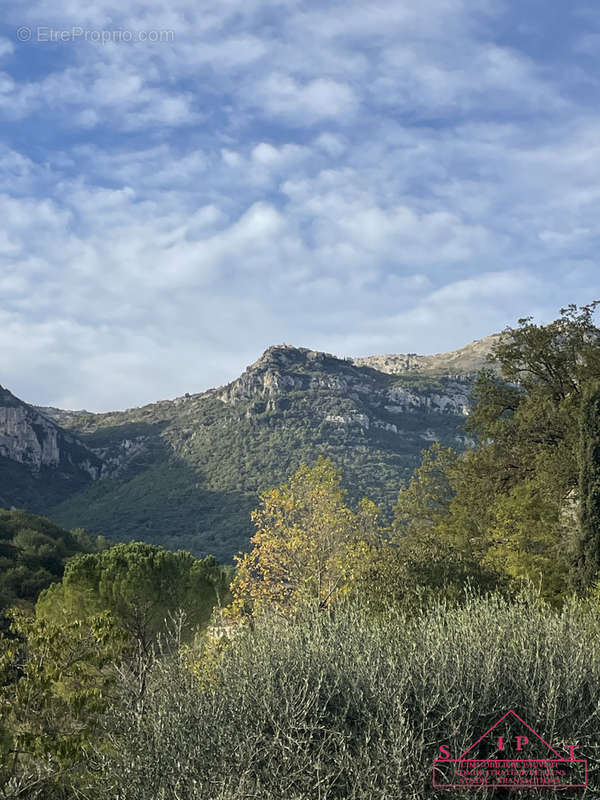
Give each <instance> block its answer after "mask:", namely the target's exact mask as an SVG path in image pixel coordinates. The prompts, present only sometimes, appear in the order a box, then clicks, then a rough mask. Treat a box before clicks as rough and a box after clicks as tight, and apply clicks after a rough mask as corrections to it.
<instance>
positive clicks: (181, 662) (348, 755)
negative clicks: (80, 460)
mask: <svg viewBox="0 0 600 800" xmlns="http://www.w3.org/2000/svg"><path fill="white" fill-rule="evenodd" d="M597 306H598V302H593V303H590V304H589V305H584V306H575V305H570V306H568V307H567V308H565V309H563V310H562V311H561V312H560V316H559V317H558V318H557V319H555V320H554V321H553V322H551V323H549V324H545V325H539V324H536V323H535V321H534V320H533V319H532V318H529V317H528V318H524V319H520V320H519V321H518V322H517V324H516V325H515V327H509V328H507V329H506V330H505V331H504V333H503V335H502V337H500V339H499V341H498V343H497V344H496V345H495V346H494V350H493V354H492V356H491V359H490V365H489V369H484V370H483V371H481V372H480V373H479V374H478V377H477V380H476V383H475V387H474V406H473V409H472V411H471V413H470V414H469V416H468V418H467V421H466V423H465V435H466V436H468V438H469V440H470V441H472V442H473V444H472V446H470V447H468V448H467V449H466V450H464V451H459V450H458V449H453V448H451V447H447V446H445V445H444V444H443V443H440V442H439V441H437V442H434V443H433V444H432V445H431V446H430V447H429V448H428V449H427V450H425V451H424V452H423V454H422V459H421V462H420V466H418V467H417V468H416V469H415V471H414V473H413V475H412V477H411V479H410V481H409V482H408V483H407V485H404V486H398V487H397V489H396V492H395V500H394V507H393V514H392V515H390V514H389V513H386V512H385V510H384V509H382V508H380V506H379V505H378V504H377V502H376V498H375V499H374V498H373V497H372V496H366V497H362V498H358V497H355V496H349V495H348V494H347V493H346V491H345V490H344V488H343V478H344V473H343V470H344V464H343V463H338V462H336V460H335V459H333V458H330V457H325V456H321V457H319V458H318V459H317V460H316V461H313V462H312V463H304V464H301V465H300V466H299V467H298V468H294V469H293V470H289V472H288V474H287V476H286V479H285V480H284V481H283V482H281V483H279V485H273V486H272V487H271V488H269V489H268V490H266V491H262V492H260V493H259V497H258V502H257V503H256V506H255V508H254V510H253V511H252V512H251V515H250V523H251V526H252V531H253V535H252V538H251V540H250V545H249V548H248V549H247V551H246V552H241V553H239V554H238V556H236V558H235V565H234V566H233V567H232V566H224V565H222V564H220V563H219V562H218V561H217V560H216V558H214V557H213V556H206V557H203V558H198V557H196V556H195V555H193V554H191V553H189V552H187V551H184V550H177V551H176V552H173V551H171V550H168V549H165V548H164V547H162V546H160V545H158V544H153V543H149V542H141V541H133V542H131V541H127V542H122V543H118V544H112V543H110V545H109V543H108V542H107V541H106V540H105V539H103V538H102V537H96V536H89V535H87V534H86V533H85V531H83V530H82V529H74V530H72V531H67V530H64V529H62V528H60V527H57V526H56V525H54V524H52V523H50V522H48V521H47V520H45V519H43V518H42V517H36V516H33V515H30V514H27V513H25V512H22V511H15V510H12V511H2V512H0V557H1V558H2V571H1V572H0V581H1V582H0V598H1V602H2V615H3V616H2V630H1V634H0V672H1V679H0V686H1V688H0V748H1V750H2V753H1V758H0V798H6V799H8V798H31V799H32V800H36V798H37V799H39V800H46V798H47V799H48V800H67V798H74V799H78V800H79V799H81V800H83V799H85V800H243V799H244V800H245V799H246V798H260V799H261V800H325V799H327V800H390V799H391V798H398V800H420V799H421V798H434V797H453V798H458V799H460V800H462V798H477V800H481V799H482V798H492V797H493V798H502V799H503V798H521V797H527V798H535V797H540V798H542V797H543V798H575V797H577V798H581V797H589V798H593V797H598V796H599V794H600V769H599V763H600V748H599V743H598V739H597V737H598V731H599V730H600V583H599V580H600V329H599V328H598V327H597V326H596V324H595V322H594V315H595V311H596V307H597ZM388 478H389V476H388V475H385V476H384V480H385V481H386V482H387V481H388ZM368 480H369V482H372V481H373V480H374V477H373V475H372V474H369V477H368ZM386 491H387V485H386ZM114 513H115V518H116V517H118V507H116V508H115V509H114ZM123 538H127V537H123ZM510 709H513V710H514V711H515V712H516V713H517V714H518V715H519V716H520V717H521V718H523V719H524V720H526V721H527V723H528V724H529V725H530V726H531V727H532V728H533V729H534V730H535V731H538V732H539V733H540V735H541V736H542V737H543V738H544V740H545V741H547V742H550V743H553V747H555V748H556V749H557V750H558V749H559V748H562V752H564V753H565V756H564V757H565V758H567V755H566V754H567V752H568V751H567V750H566V749H565V748H566V747H568V746H569V745H575V746H577V748H578V749H577V758H580V759H586V760H587V765H588V774H587V781H588V786H587V788H571V789H569V788H566V789H565V788H549V787H539V788H527V789H525V790H523V789H519V788H487V787H483V786H465V787H461V788H454V789H451V790H450V789H448V790H446V789H439V788H434V787H433V786H432V763H433V760H434V759H436V758H439V757H440V746H441V745H444V746H445V747H446V748H447V750H448V751H449V752H450V753H451V754H452V757H453V758H458V756H459V755H460V754H461V753H463V752H464V751H465V750H466V749H467V748H468V747H469V745H470V743H472V742H473V741H475V740H476V739H477V738H478V737H480V736H481V735H482V734H483V733H484V732H485V731H488V730H489V729H490V728H491V727H492V726H493V725H494V724H495V722H496V721H497V720H498V719H499V718H500V717H502V716H503V715H504V714H505V713H506V712H507V711H509V710H510Z"/></svg>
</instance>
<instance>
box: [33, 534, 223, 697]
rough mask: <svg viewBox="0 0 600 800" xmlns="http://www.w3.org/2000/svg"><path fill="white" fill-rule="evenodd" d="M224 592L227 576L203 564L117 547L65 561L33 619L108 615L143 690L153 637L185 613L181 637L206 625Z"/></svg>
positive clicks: (154, 550) (185, 556) (154, 549)
mask: <svg viewBox="0 0 600 800" xmlns="http://www.w3.org/2000/svg"><path fill="white" fill-rule="evenodd" d="M227 590H228V581H227V574H226V571H225V570H223V569H222V568H221V567H220V566H219V564H218V563H217V561H216V560H215V559H214V557H212V556H208V557H207V558H205V559H204V560H199V559H197V558H194V556H192V555H191V554H190V553H187V552H185V551H183V550H180V551H179V552H177V553H172V552H170V551H169V550H165V549H164V548H162V547H158V546H156V545H150V544H146V543H144V542H130V543H129V544H119V545H115V546H114V547H111V548H110V549H109V550H105V551H104V552H101V553H92V554H89V555H83V556H77V557H76V558H74V559H72V560H71V561H69V562H68V564H67V566H66V569H65V574H64V577H63V580H62V582H61V583H56V584H53V585H52V586H50V587H49V588H48V589H46V590H45V591H44V592H42V594H41V595H40V598H39V600H38V603H37V607H36V610H37V614H38V616H39V617H40V618H42V619H49V620H54V621H59V622H60V621H63V620H65V621H72V620H89V619H91V618H92V617H94V616H95V615H97V614H101V613H103V612H105V611H109V612H110V613H111V614H112V615H113V617H114V619H115V620H116V621H117V622H118V624H119V625H120V626H121V628H122V629H123V630H124V632H125V633H126V635H127V636H128V637H129V640H130V642H131V643H132V645H133V648H134V652H135V657H134V660H133V669H134V670H135V673H136V675H137V676H138V678H139V689H140V696H143V693H144V690H145V679H146V673H147V670H148V668H149V666H150V664H151V662H152V657H153V656H152V653H153V647H154V644H155V642H156V638H157V636H159V635H160V634H161V633H165V632H166V630H167V628H168V626H169V619H170V618H172V617H173V615H175V614H177V613H178V612H179V611H183V612H184V614H185V619H184V621H183V628H182V634H183V636H184V637H185V636H191V634H192V632H193V631H194V630H195V629H197V628H198V627H199V626H203V625H206V624H207V623H208V621H209V619H210V616H211V613H212V610H213V608H214V606H215V605H217V604H219V603H220V602H221V600H222V598H223V597H224V596H225V595H226V593H227Z"/></svg>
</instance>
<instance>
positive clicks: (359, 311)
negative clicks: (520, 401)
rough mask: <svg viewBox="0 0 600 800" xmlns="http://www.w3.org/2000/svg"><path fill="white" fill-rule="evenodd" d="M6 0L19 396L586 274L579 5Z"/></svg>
mask: <svg viewBox="0 0 600 800" xmlns="http://www.w3.org/2000/svg"><path fill="white" fill-rule="evenodd" d="M2 19H3V24H2V25H1V26H0V175H1V180H0V220H1V225H0V296H1V298H2V303H1V305H0V347H1V348H2V355H3V357H2V373H1V376H0V381H1V383H2V384H3V385H5V386H6V387H8V388H10V389H11V390H12V391H13V392H14V393H15V394H17V395H19V396H20V397H22V398H23V399H25V400H28V401H29V402H34V403H39V404H52V405H57V406H61V407H65V408H82V407H85V408H88V409H89V410H110V409H117V408H126V407H131V406H135V405H141V404H142V403H145V402H150V401H153V400H158V399H163V398H166V397H174V396H177V395H181V394H183V393H184V392H196V391H201V390H204V389H207V388H209V387H211V386H216V385H220V384H222V383H225V382H226V381H228V380H231V379H233V378H234V377H236V376H237V375H238V374H239V373H240V372H241V371H242V370H243V369H244V368H245V367H246V365H248V364H249V363H251V362H253V361H254V360H255V359H256V358H257V357H258V356H259V355H260V354H261V352H262V351H263V350H264V349H265V348H266V347H268V346H269V345H271V344H278V343H282V342H286V343H289V344H294V345H298V346H304V347H310V348H314V349H319V350H326V351H328V352H333V353H336V354H339V355H356V356H358V355H369V354H372V353H382V352H388V353H390V352H420V353H428V352H440V351H445V350H449V349H453V348H456V347H459V346H461V345H463V344H465V343H467V342H468V341H471V340H472V339H475V338H480V337H482V336H485V335H487V334H488V333H492V332H494V331H497V330H500V329H502V328H503V327H504V326H505V325H507V324H513V323H515V321H516V320H517V319H518V318H519V317H521V316H524V315H529V314H532V315H534V316H535V317H536V319H537V320H539V321H541V322H544V321H549V320H551V319H553V318H555V317H556V316H557V314H558V310H559V308H560V307H562V306H564V305H567V304H568V303H570V302H576V303H585V302H589V301H591V300H592V299H595V298H596V297H598V296H600V278H599V272H598V260H597V252H598V249H599V247H598V245H599V242H598V239H599V233H598V219H599V218H600V72H599V70H598V66H599V63H600V58H599V57H598V54H599V53H600V15H599V14H598V12H597V7H595V6H594V5H593V4H592V3H587V2H577V0H575V2H574V3H572V4H570V6H569V7H568V8H567V4H563V3H548V2H547V0H545V1H544V2H541V0H535V1H534V0H531V1H528V0H521V2H497V1H496V0H420V2H418V3H415V2H413V0H394V2H391V0H390V2H385V3H380V2H369V3H364V2H358V1H355V0H345V1H344V2H295V0H288V1H287V2H279V1H278V0H262V1H261V2H254V0H219V2H215V3H210V4H209V3H203V2H192V1H191V0H189V1H188V0H172V2H170V3H169V4H164V3H162V2H160V3H159V2H154V0H148V1H147V2H132V0H120V2H114V1H113V0H95V2H85V0H84V2H81V0H52V2H50V0H32V2H30V3H28V4H27V7H26V8H25V7H23V4H21V3H10V2H9V3H7V4H6V3H5V6H4V10H3V15H2ZM118 31H121V33H118ZM102 38H104V39H105V41H104V42H102V41H100V39H102ZM19 39H23V40H24V41H19ZM52 39H53V40H52Z"/></svg>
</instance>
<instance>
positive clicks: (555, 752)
mask: <svg viewBox="0 0 600 800" xmlns="http://www.w3.org/2000/svg"><path fill="white" fill-rule="evenodd" d="M509 714H512V715H513V716H514V717H516V718H517V719H518V720H519V722H520V723H521V724H522V725H525V727H526V728H527V730H529V731H531V733H533V735H534V736H536V737H537V738H538V739H539V740H540V742H542V744H543V745H545V746H546V747H547V748H548V750H551V751H552V752H553V753H554V755H555V756H556V757H557V758H558V759H560V760H561V761H569V759H568V758H564V757H563V756H561V755H560V753H557V751H556V750H555V749H554V748H553V747H551V746H550V745H549V744H548V742H547V741H546V740H545V739H542V737H541V736H540V735H539V733H536V732H535V731H534V730H533V728H532V727H531V725H528V724H527V723H526V722H525V720H524V719H521V717H520V716H519V715H518V714H517V713H516V712H515V711H513V710H512V709H510V710H509V711H507V712H506V714H503V715H502V716H501V717H500V719H499V720H498V722H495V723H494V724H493V725H492V727H491V728H489V729H488V730H487V731H486V732H485V733H484V734H482V735H481V736H480V737H479V739H477V740H476V741H475V742H473V744H472V745H471V747H469V748H468V749H467V750H465V752H464V753H463V754H462V755H460V756H459V757H458V759H457V761H462V759H463V758H464V757H465V756H466V755H467V753H470V752H471V750H472V749H473V748H474V747H476V746H477V745H478V744H479V742H480V741H481V740H482V739H484V738H485V737H486V736H487V735H488V733H491V731H493V730H494V728H497V727H498V725H500V723H501V722H502V721H503V720H505V719H506V718H507V717H508V715H509Z"/></svg>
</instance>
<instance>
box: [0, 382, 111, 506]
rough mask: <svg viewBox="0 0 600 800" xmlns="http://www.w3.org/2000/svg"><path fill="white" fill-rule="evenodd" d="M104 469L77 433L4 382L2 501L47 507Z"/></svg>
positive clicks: (0, 404)
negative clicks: (10, 388)
mask: <svg viewBox="0 0 600 800" xmlns="http://www.w3.org/2000/svg"><path fill="white" fill-rule="evenodd" d="M101 471H102V461H101V459H100V458H99V457H98V456H97V455H96V454H95V453H93V452H92V451H91V450H89V449H87V448H86V447H85V446H84V445H83V444H82V443H81V442H80V441H79V440H78V439H77V437H76V436H74V435H73V434H72V433H67V432H66V431H64V430H63V429H62V428H61V427H60V426H59V425H57V424H56V422H54V421H53V420H52V419H50V418H48V417H47V416H45V415H44V414H42V413H41V412H40V411H39V410H38V409H36V408H34V407H33V406H30V405H28V404H27V403H25V402H23V401H22V400H19V398H17V397H15V396H14V395H13V394H12V393H11V392H9V391H8V389H4V388H3V387H1V386H0V506H2V507H5V508H11V507H12V506H19V507H21V506H25V507H26V508H27V509H28V510H29V511H34V512H36V511H43V510H44V509H46V508H48V507H49V506H50V505H53V504H55V503H56V502H57V501H58V500H62V499H63V498H65V497H69V496H70V495H72V494H73V493H74V492H77V491H79V490H81V489H83V488H84V487H85V486H86V485H87V484H89V483H91V482H92V481H93V480H95V479H96V478H98V477H99V476H100V474H101Z"/></svg>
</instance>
